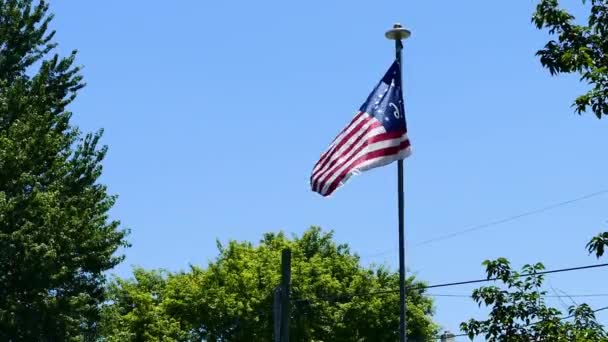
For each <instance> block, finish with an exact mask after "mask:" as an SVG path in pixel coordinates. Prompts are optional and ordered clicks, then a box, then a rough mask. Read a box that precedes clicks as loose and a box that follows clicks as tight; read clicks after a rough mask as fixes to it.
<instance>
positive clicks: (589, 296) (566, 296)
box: [424, 293, 608, 299]
mask: <svg viewBox="0 0 608 342" xmlns="http://www.w3.org/2000/svg"><path fill="white" fill-rule="evenodd" d="M424 295H425V296H429V297H453V298H469V299H470V298H471V295H470V294H456V293H425V294H424ZM543 297H545V298H591V297H608V293H598V294H580V295H544V296H543Z"/></svg>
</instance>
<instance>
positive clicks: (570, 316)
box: [436, 306, 608, 340]
mask: <svg viewBox="0 0 608 342" xmlns="http://www.w3.org/2000/svg"><path fill="white" fill-rule="evenodd" d="M604 310H608V306H605V307H603V308H599V309H595V310H592V311H591V312H593V313H597V312H600V311H604ZM572 317H574V315H568V316H564V317H562V318H560V319H559V320H560V321H563V320H565V319H569V318H572ZM540 323H542V321H540V322H535V323H530V324H526V325H525V326H532V325H536V324H540ZM465 336H469V335H468V334H458V335H453V336H452V337H465ZM436 339H437V340H440V339H441V336H437V337H436Z"/></svg>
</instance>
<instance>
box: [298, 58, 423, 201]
mask: <svg viewBox="0 0 608 342" xmlns="http://www.w3.org/2000/svg"><path fill="white" fill-rule="evenodd" d="M410 154H411V147H410V141H409V139H408V137H407V125H406V123H405V109H404V105H403V95H402V91H401V68H400V66H399V63H397V61H395V62H394V63H393V64H392V65H391V67H390V68H389V69H388V71H387V72H386V74H385V75H384V77H382V80H381V81H380V82H379V83H378V85H377V86H376V87H375V88H374V90H373V91H372V92H371V94H369V96H368V97H367V100H366V101H365V103H363V105H362V106H361V108H360V109H359V112H358V113H357V115H355V117H354V118H353V119H352V121H351V122H350V123H349V124H348V125H347V126H346V127H345V128H344V129H343V130H342V132H340V134H338V136H337V137H336V138H335V139H334V141H333V142H332V143H331V145H329V148H328V149H327V151H326V152H325V153H323V154H322V155H321V158H320V159H319V161H318V162H317V163H316V164H315V166H314V168H313V170H312V175H311V177H310V185H311V187H312V190H313V191H315V192H318V193H319V194H321V195H323V196H329V195H331V193H333V192H334V191H335V190H336V189H337V188H338V187H339V186H341V185H342V184H344V183H345V182H346V181H347V180H348V179H349V178H350V177H351V176H352V175H356V174H359V173H361V172H363V171H366V170H370V169H373V168H376V167H379V166H383V165H387V164H390V163H392V162H393V161H395V160H399V159H405V158H406V157H407V156H409V155H410Z"/></svg>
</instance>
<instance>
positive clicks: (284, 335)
mask: <svg viewBox="0 0 608 342" xmlns="http://www.w3.org/2000/svg"><path fill="white" fill-rule="evenodd" d="M290 286H291V250H290V249H289V248H286V249H284V250H283V253H282V255H281V342H289V318H290V313H291V310H290V305H289V304H290V303H289V293H290V291H291V289H290Z"/></svg>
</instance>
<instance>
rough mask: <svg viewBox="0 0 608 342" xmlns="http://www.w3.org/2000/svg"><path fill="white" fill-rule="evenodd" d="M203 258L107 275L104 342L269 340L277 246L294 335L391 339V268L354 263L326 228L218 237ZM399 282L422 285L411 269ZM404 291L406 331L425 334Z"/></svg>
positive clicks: (424, 303) (427, 322)
mask: <svg viewBox="0 0 608 342" xmlns="http://www.w3.org/2000/svg"><path fill="white" fill-rule="evenodd" d="M218 247H219V256H218V257H217V258H216V259H215V260H214V261H212V262H210V263H209V265H208V267H206V268H204V269H203V268H200V267H191V269H190V270H189V271H188V272H180V273H173V274H171V273H163V272H158V271H145V270H142V269H136V270H135V278H134V279H132V280H122V279H116V281H115V282H113V283H112V284H111V286H110V290H109V293H110V296H109V299H110V301H109V302H108V305H107V306H106V307H105V309H104V311H103V321H102V332H103V335H104V337H105V339H106V340H107V341H159V340H163V341H200V340H201V339H203V340H205V341H218V342H219V341H247V342H256V341H264V342H266V341H271V340H272V332H273V317H272V305H273V290H274V288H275V287H276V286H277V285H278V284H279V283H280V278H281V276H280V272H281V266H280V260H281V251H282V250H283V249H284V248H290V249H291V250H292V293H291V297H292V307H291V308H292V311H291V328H290V332H291V336H292V340H293V341H303V342H306V341H332V342H333V341H336V342H340V341H395V340H397V339H398V338H397V333H398V326H399V305H398V303H399V295H398V293H397V292H394V291H393V292H390V293H384V294H377V295H373V294H372V295H366V294H371V293H373V292H377V291H384V290H387V289H391V290H392V289H395V288H398V275H397V274H396V273H394V272H390V271H389V270H387V269H386V268H385V267H382V266H380V267H362V266H361V265H360V261H359V258H358V257H357V256H356V255H353V254H351V252H350V250H349V248H348V246H346V245H337V244H336V243H335V242H334V241H333V237H332V234H331V233H323V232H322V231H321V230H320V229H319V228H314V227H313V228H311V229H309V230H308V231H306V232H305V233H304V234H303V235H302V236H301V237H295V238H294V239H288V238H286V237H285V235H284V234H282V233H280V234H266V235H265V236H264V238H263V239H262V240H261V241H260V243H259V244H258V245H257V246H254V245H253V244H251V243H248V242H236V241H230V242H229V243H228V244H227V245H226V246H222V245H220V244H219V243H218ZM408 284H409V285H410V286H414V288H417V289H422V288H423V287H424V286H421V285H423V284H421V283H419V282H416V281H415V280H414V278H413V277H411V278H409V279H408ZM423 292H424V291H423V290H414V289H412V290H410V291H409V292H408V310H409V315H408V335H409V336H410V337H411V338H412V339H413V340H425V341H426V340H428V339H432V338H434V336H436V333H437V326H436V325H435V324H434V323H433V321H432V319H431V314H432V301H431V299H429V298H428V297H425V296H423Z"/></svg>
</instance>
